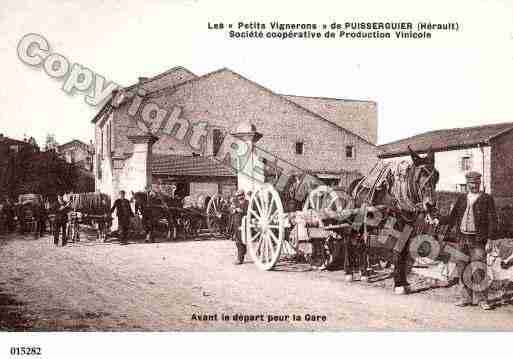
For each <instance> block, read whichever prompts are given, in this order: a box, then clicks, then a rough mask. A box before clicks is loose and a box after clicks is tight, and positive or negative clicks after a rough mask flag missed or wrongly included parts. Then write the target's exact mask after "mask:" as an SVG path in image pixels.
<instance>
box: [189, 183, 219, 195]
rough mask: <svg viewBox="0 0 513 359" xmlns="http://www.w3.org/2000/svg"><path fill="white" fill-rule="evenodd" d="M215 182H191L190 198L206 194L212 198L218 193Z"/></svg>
mask: <svg viewBox="0 0 513 359" xmlns="http://www.w3.org/2000/svg"><path fill="white" fill-rule="evenodd" d="M218 187H219V186H218V184H217V182H191V196H195V195H198V194H202V193H206V194H208V195H209V196H213V195H215V194H216V193H217V191H218Z"/></svg>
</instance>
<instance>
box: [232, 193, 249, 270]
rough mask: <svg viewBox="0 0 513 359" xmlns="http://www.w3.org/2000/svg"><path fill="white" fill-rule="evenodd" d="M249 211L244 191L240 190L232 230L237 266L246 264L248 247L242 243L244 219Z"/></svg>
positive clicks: (233, 215) (236, 199) (236, 197)
mask: <svg viewBox="0 0 513 359" xmlns="http://www.w3.org/2000/svg"><path fill="white" fill-rule="evenodd" d="M247 209H248V201H247V200H246V196H245V194H244V191H243V190H238V191H237V192H236V193H235V206H234V208H233V213H232V226H233V227H232V228H233V240H234V242H235V246H236V247H237V261H236V262H235V264H242V263H244V256H245V255H246V245H245V244H244V243H243V242H242V237H241V232H240V231H241V229H240V226H241V225H242V218H243V217H244V216H245V215H246V212H247Z"/></svg>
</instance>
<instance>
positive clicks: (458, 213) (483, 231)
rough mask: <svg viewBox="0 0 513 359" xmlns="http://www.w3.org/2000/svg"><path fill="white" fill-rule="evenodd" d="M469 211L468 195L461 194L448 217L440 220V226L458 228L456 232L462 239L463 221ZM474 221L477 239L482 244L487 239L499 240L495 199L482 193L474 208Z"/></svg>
mask: <svg viewBox="0 0 513 359" xmlns="http://www.w3.org/2000/svg"><path fill="white" fill-rule="evenodd" d="M466 209H467V194H465V193H464V194H461V195H460V196H459V197H458V199H457V200H456V203H455V204H454V207H453V208H452V210H451V212H450V213H449V215H448V216H443V217H441V218H440V224H442V225H443V224H448V225H450V226H451V227H452V226H456V232H457V233H458V235H459V236H460V237H461V235H462V233H461V230H460V227H461V220H462V219H463V215H464V214H465V210H466ZM473 212H474V220H475V225H476V237H477V240H478V241H479V242H481V243H486V240H487V239H490V240H495V239H497V214H496V212H495V203H494V201H493V197H492V196H490V195H489V194H487V193H481V195H480V196H479V198H478V199H477V200H476V202H475V203H474V206H473Z"/></svg>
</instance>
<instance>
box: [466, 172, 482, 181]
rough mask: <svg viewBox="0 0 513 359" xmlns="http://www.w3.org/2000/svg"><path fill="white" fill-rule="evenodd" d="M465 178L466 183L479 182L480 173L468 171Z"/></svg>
mask: <svg viewBox="0 0 513 359" xmlns="http://www.w3.org/2000/svg"><path fill="white" fill-rule="evenodd" d="M465 178H466V179H467V181H470V182H472V181H480V180H481V173H479V172H477V171H470V172H467V174H466V175H465Z"/></svg>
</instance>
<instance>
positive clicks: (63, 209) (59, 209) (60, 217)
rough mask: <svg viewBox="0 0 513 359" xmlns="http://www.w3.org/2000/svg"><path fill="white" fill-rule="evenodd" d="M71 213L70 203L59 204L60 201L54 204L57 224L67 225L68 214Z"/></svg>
mask: <svg viewBox="0 0 513 359" xmlns="http://www.w3.org/2000/svg"><path fill="white" fill-rule="evenodd" d="M70 211H71V208H70V205H69V203H68V202H66V201H63V202H62V203H59V201H57V202H55V203H54V211H53V212H54V213H55V221H56V222H57V223H66V222H67V221H68V213H69V212H70Z"/></svg>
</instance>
